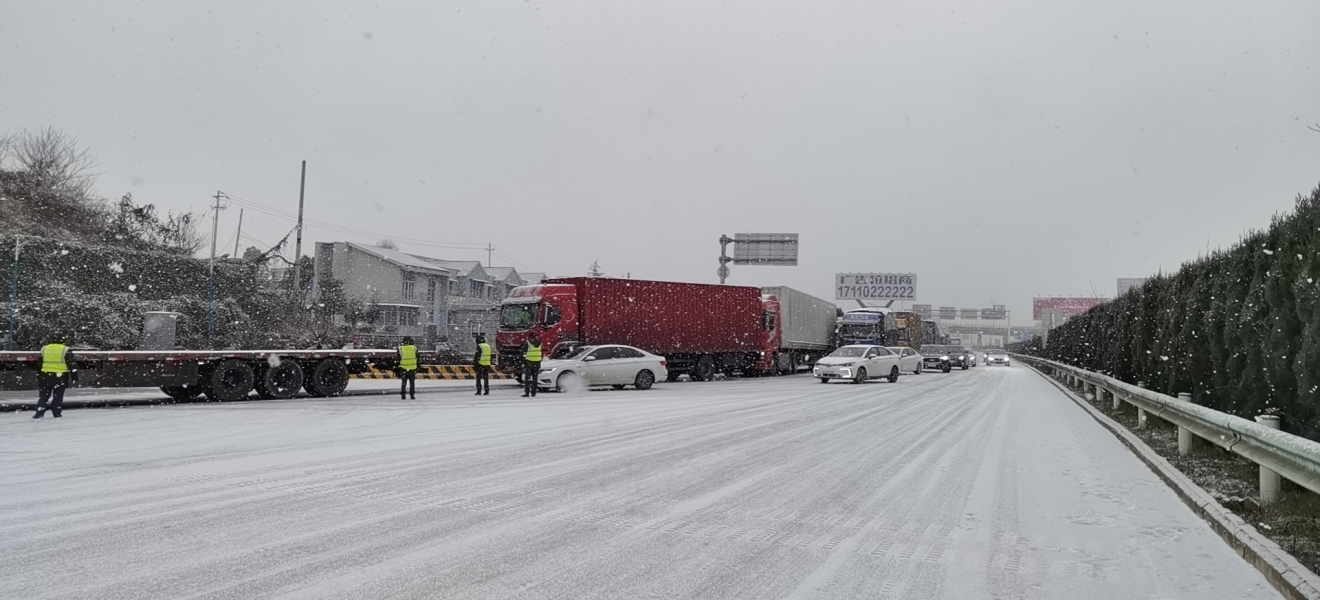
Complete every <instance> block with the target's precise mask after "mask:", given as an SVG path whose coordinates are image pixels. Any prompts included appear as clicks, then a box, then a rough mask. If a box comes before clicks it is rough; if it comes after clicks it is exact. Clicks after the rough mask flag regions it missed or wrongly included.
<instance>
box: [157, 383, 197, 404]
mask: <svg viewBox="0 0 1320 600" xmlns="http://www.w3.org/2000/svg"><path fill="white" fill-rule="evenodd" d="M160 391H162V392H165V395H166V396H169V397H171V398H174V399H175V400H178V401H179V402H187V401H189V400H192V399H194V398H196V397H198V396H200V395H202V392H203V391H204V390H202V388H201V386H199V385H196V384H194V385H167V386H164V387H162V388H160Z"/></svg>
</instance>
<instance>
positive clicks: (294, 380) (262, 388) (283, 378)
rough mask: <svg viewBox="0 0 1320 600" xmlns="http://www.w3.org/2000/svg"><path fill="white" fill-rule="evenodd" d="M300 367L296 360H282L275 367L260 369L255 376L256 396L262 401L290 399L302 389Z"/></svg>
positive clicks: (301, 371) (302, 376) (302, 377)
mask: <svg viewBox="0 0 1320 600" xmlns="http://www.w3.org/2000/svg"><path fill="white" fill-rule="evenodd" d="M303 379H305V377H304V375H303V370H302V365H299V364H298V361H296V360H283V361H280V364H279V365H277V366H273V367H272V366H267V367H265V368H262V369H261V371H260V374H259V375H258V376H257V385H256V388H257V395H258V396H261V397H262V398H263V399H266V400H271V399H275V398H292V397H293V395H294V394H296V393H298V390H300V389H302V386H303Z"/></svg>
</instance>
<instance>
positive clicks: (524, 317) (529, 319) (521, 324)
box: [500, 302, 541, 331]
mask: <svg viewBox="0 0 1320 600" xmlns="http://www.w3.org/2000/svg"><path fill="white" fill-rule="evenodd" d="M540 306H541V305H540V304H537V303H535V302H528V303H523V304H505V305H504V308H502V309H500V329H503V330H505V331H524V330H526V329H530V328H531V327H532V325H535V324H536V309H537V308H539V307H540Z"/></svg>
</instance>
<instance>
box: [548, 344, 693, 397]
mask: <svg viewBox="0 0 1320 600" xmlns="http://www.w3.org/2000/svg"><path fill="white" fill-rule="evenodd" d="M667 365H668V363H666V361H665V357H663V356H656V355H654V354H651V353H650V352H647V351H645V350H642V349H640V348H634V347H632V346H618V345H607V346H583V347H581V348H578V349H577V350H576V351H574V352H573V353H572V354H569V355H568V356H566V357H564V358H562V359H556V360H547V361H545V362H544V363H542V364H541V371H540V373H539V374H538V375H537V377H536V384H537V386H538V387H540V388H543V389H555V390H558V391H561V392H566V391H574V390H581V389H586V388H590V387H595V386H605V385H608V386H613V387H614V389H623V388H624V386H629V385H632V386H636V387H637V389H639V390H645V389H650V388H651V385H652V384H654V383H655V382H656V380H657V379H661V380H663V379H664V378H665V377H667V376H668V375H669V369H668V368H667Z"/></svg>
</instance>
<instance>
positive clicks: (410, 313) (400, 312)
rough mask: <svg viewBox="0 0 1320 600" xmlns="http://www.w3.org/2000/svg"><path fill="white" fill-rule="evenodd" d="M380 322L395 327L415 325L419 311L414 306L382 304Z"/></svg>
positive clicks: (419, 314)
mask: <svg viewBox="0 0 1320 600" xmlns="http://www.w3.org/2000/svg"><path fill="white" fill-rule="evenodd" d="M381 308H382V309H383V310H382V311H381V324H383V325H393V326H395V327H416V326H417V320H418V317H420V316H421V313H420V311H419V310H418V309H417V307H414V306H382V307H381Z"/></svg>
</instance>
